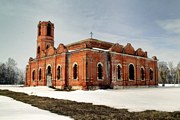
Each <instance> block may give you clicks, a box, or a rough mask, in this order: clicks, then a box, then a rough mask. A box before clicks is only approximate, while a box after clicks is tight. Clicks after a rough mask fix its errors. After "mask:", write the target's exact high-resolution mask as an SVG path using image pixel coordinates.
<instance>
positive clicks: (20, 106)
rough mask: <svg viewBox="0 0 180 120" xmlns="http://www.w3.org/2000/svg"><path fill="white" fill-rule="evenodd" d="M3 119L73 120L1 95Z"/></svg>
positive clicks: (0, 114) (0, 105)
mask: <svg viewBox="0 0 180 120" xmlns="http://www.w3.org/2000/svg"><path fill="white" fill-rule="evenodd" d="M0 119H1V120H72V119H71V118H70V117H66V116H62V115H57V114H54V113H50V112H49V111H46V110H41V109H38V108H36V107H33V106H31V105H29V104H25V103H22V102H19V101H16V100H14V99H12V98H9V97H5V96H0Z"/></svg>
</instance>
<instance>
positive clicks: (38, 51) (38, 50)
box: [37, 46, 40, 54]
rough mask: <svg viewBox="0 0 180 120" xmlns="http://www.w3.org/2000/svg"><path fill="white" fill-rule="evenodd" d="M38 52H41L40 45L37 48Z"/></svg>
mask: <svg viewBox="0 0 180 120" xmlns="http://www.w3.org/2000/svg"><path fill="white" fill-rule="evenodd" d="M37 53H38V54H39V53H40V46H38V48H37Z"/></svg>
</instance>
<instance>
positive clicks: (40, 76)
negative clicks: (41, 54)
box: [39, 69, 42, 80]
mask: <svg viewBox="0 0 180 120" xmlns="http://www.w3.org/2000/svg"><path fill="white" fill-rule="evenodd" d="M41 74H42V72H41V69H40V70H39V80H41V78H42V75H41Z"/></svg>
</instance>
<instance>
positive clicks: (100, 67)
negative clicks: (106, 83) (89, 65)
mask: <svg viewBox="0 0 180 120" xmlns="http://www.w3.org/2000/svg"><path fill="white" fill-rule="evenodd" d="M97 68H98V79H103V66H102V63H98V65H97Z"/></svg>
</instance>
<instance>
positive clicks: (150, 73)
mask: <svg viewBox="0 0 180 120" xmlns="http://www.w3.org/2000/svg"><path fill="white" fill-rule="evenodd" d="M149 76H150V80H153V70H152V69H150V71H149Z"/></svg>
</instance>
